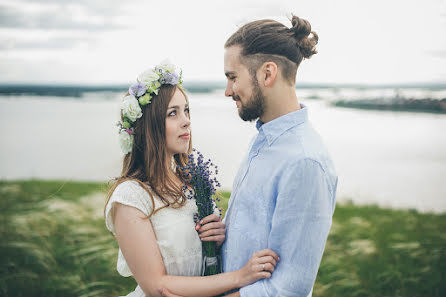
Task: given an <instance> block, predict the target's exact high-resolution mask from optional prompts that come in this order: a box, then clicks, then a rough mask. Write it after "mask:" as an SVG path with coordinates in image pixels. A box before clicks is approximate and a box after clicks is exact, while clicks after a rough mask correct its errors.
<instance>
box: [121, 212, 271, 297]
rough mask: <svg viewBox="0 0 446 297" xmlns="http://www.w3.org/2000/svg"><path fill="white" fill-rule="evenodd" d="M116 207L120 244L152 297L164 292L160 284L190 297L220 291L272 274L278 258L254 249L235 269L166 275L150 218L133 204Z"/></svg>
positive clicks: (267, 252) (143, 288)
mask: <svg viewBox="0 0 446 297" xmlns="http://www.w3.org/2000/svg"><path fill="white" fill-rule="evenodd" d="M114 208H115V209H114V213H113V215H114V216H113V220H114V225H115V230H116V238H117V239H118V243H119V247H120V248H121V250H122V253H123V255H124V258H125V260H126V262H127V264H128V266H129V268H130V270H131V271H132V274H133V276H134V278H135V279H136V281H137V283H138V284H139V285H140V287H141V289H142V290H143V291H144V292H145V293H146V294H147V295H149V296H151V297H153V296H161V295H160V292H159V289H160V288H167V289H168V290H169V291H171V292H172V293H175V294H179V295H182V296H190V297H200V296H215V295H219V294H222V293H224V292H227V291H230V290H232V289H235V288H240V287H241V286H245V285H248V284H250V283H253V282H255V281H257V280H259V279H263V278H269V277H270V276H271V272H272V271H273V270H274V267H275V264H276V259H278V256H277V255H276V254H275V253H274V252H273V251H271V250H263V251H261V252H257V253H255V254H254V256H253V257H252V258H251V259H250V260H249V262H248V264H247V265H246V266H245V267H243V268H242V269H240V270H237V271H234V272H229V273H222V274H218V275H212V276H205V277H183V276H172V275H167V274H166V270H165V267H164V263H163V259H162V256H161V252H160V250H159V247H158V244H157V241H156V236H155V233H154V231H153V228H152V224H151V222H150V220H142V219H141V218H143V217H145V215H144V214H143V213H142V212H141V211H140V210H138V209H136V208H134V207H131V206H126V205H123V204H120V203H115V205H114ZM263 264H265V265H264V266H263ZM263 267H264V270H263Z"/></svg>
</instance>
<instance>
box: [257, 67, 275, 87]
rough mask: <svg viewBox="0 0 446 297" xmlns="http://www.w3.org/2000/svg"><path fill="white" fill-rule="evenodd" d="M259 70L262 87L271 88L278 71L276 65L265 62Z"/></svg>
mask: <svg viewBox="0 0 446 297" xmlns="http://www.w3.org/2000/svg"><path fill="white" fill-rule="evenodd" d="M261 69H262V78H263V85H264V86H265V87H271V86H272V85H273V84H274V82H275V81H276V78H277V74H278V71H279V69H278V68H277V64H276V63H274V62H272V61H270V62H265V63H264V64H263V65H262V67H261Z"/></svg>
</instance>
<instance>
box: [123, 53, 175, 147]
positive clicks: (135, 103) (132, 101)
mask: <svg viewBox="0 0 446 297" xmlns="http://www.w3.org/2000/svg"><path fill="white" fill-rule="evenodd" d="M182 74H183V72H182V70H181V69H180V70H179V72H178V70H177V68H176V67H175V65H172V64H169V63H167V62H162V63H161V64H160V65H157V66H155V68H153V69H149V70H146V71H144V72H143V73H141V74H140V75H139V76H138V78H137V83H135V84H133V85H131V86H130V88H129V92H128V95H127V96H125V97H124V100H123V101H122V103H121V111H122V121H120V122H118V126H119V144H120V146H121V149H122V152H123V153H124V154H128V153H130V152H131V151H132V147H133V139H134V134H135V132H134V129H133V126H134V123H135V122H136V120H137V119H139V118H140V117H142V108H141V107H143V106H145V105H147V104H149V103H151V102H152V97H153V96H154V95H158V92H159V90H160V88H161V86H162V85H179V86H180V87H182V86H183V79H182Z"/></svg>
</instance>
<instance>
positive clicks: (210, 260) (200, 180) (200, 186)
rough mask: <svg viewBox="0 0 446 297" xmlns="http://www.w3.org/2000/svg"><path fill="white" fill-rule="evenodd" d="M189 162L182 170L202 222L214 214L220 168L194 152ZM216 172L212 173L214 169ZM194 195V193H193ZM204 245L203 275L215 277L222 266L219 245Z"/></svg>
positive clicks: (206, 243) (207, 242)
mask: <svg viewBox="0 0 446 297" xmlns="http://www.w3.org/2000/svg"><path fill="white" fill-rule="evenodd" d="M195 154H196V155H197V160H195ZM188 158H189V160H188V163H187V165H186V166H185V167H184V168H181V170H182V171H183V174H184V176H185V178H186V179H187V180H188V181H189V183H190V185H192V187H193V197H194V198H195V203H196V204H197V208H198V220H202V219H203V218H205V217H207V216H208V215H211V214H213V213H214V211H215V209H216V204H215V201H214V200H217V201H218V198H215V199H214V198H213V196H214V195H215V191H216V187H219V186H220V183H219V182H218V181H217V178H216V177H215V176H214V174H215V175H216V174H218V168H217V166H216V165H214V164H213V163H212V162H211V160H210V159H208V160H207V161H205V160H204V157H203V155H202V154H201V153H200V152H198V151H196V150H195V149H194V150H193V152H192V154H190V155H189V157H188ZM213 168H214V169H215V171H212V169H213ZM191 194H192V192H191ZM202 244H203V254H204V259H203V270H202V274H203V275H214V274H218V273H220V272H221V267H220V266H221V265H220V264H219V256H217V245H216V243H215V242H214V241H205V242H202Z"/></svg>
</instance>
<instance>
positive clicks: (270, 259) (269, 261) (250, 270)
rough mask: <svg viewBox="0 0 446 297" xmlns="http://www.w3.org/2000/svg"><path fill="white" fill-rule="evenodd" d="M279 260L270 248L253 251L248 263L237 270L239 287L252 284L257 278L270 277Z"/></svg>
mask: <svg viewBox="0 0 446 297" xmlns="http://www.w3.org/2000/svg"><path fill="white" fill-rule="evenodd" d="M279 261H280V258H279V256H278V255H277V254H276V253H275V252H273V251H272V250H270V249H265V250H261V251H258V252H256V253H254V254H253V255H252V257H251V259H249V261H248V263H246V265H245V266H243V268H242V269H240V270H239V273H240V279H239V280H240V287H244V286H247V285H249V284H252V283H254V282H256V281H258V280H259V279H264V278H270V277H271V274H272V273H273V271H274V269H275V268H276V265H277V262H279Z"/></svg>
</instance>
